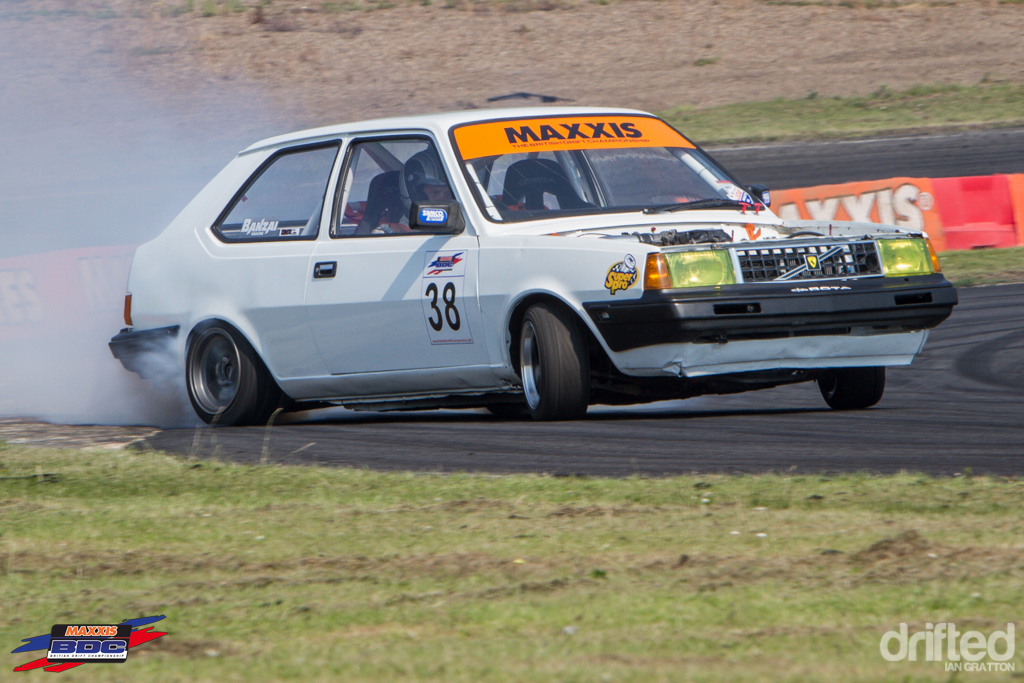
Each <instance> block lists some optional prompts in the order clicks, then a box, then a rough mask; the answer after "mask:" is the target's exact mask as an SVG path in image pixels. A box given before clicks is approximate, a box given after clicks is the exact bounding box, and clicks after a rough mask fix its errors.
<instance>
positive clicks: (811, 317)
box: [583, 274, 957, 352]
mask: <svg viewBox="0 0 1024 683" xmlns="http://www.w3.org/2000/svg"><path fill="white" fill-rule="evenodd" d="M956 304H957V293H956V288H954V287H953V285H952V284H951V283H950V282H949V281H948V280H946V279H945V278H944V277H942V275H941V274H936V275H925V276H919V277H914V278H885V277H879V278H864V279H860V280H824V281H814V282H786V283H770V284H741V285H729V286H724V287H717V288H709V287H702V288H700V289H697V288H694V289H693V290H668V291H648V292H644V294H643V295H642V296H641V297H640V298H639V299H633V300H631V301H623V302H604V301H602V302H599V303H598V302H594V303H585V304H584V305H583V307H584V309H585V310H586V311H587V314H588V315H589V316H590V318H591V320H593V321H594V324H595V325H596V327H597V329H598V331H599V332H600V334H601V336H602V337H603V338H604V340H605V342H606V343H607V344H608V347H609V348H610V349H611V350H612V351H614V352H623V351H629V350H632V349H640V348H644V347H649V346H656V345H662V344H683V343H697V344H702V343H703V344H721V343H727V342H731V341H735V342H739V341H755V340H782V339H789V338H793V337H843V336H846V335H854V336H864V335H883V334H892V333H906V332H911V331H920V330H927V329H930V328H932V327H935V326H936V325H938V324H939V323H941V322H942V321H943V320H945V319H946V318H948V317H949V315H950V313H952V311H953V306H955V305H956Z"/></svg>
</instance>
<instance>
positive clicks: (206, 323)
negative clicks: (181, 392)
mask: <svg viewBox="0 0 1024 683" xmlns="http://www.w3.org/2000/svg"><path fill="white" fill-rule="evenodd" d="M213 325H221V326H223V327H226V328H228V329H230V330H231V331H232V332H233V333H234V334H235V335H237V340H236V341H237V342H238V343H239V344H241V345H243V346H246V347H248V350H249V351H251V352H252V354H253V356H255V357H256V359H257V360H258V361H259V363H260V365H262V366H263V369H265V370H266V371H267V374H269V375H270V378H271V379H272V380H274V384H276V385H277V387H278V389H280V388H281V382H280V381H279V380H278V378H277V376H276V375H275V374H274V371H273V369H271V367H270V366H269V365H267V362H266V361H265V360H264V359H263V354H262V353H261V352H260V348H259V347H258V346H257V345H256V344H253V343H252V340H251V338H250V335H249V334H247V333H246V331H245V330H243V329H242V328H241V327H240V326H239V325H236V324H235V323H233V322H231V321H230V320H226V319H224V318H218V317H209V318H203V319H202V320H199V321H197V322H196V323H194V324H193V325H192V329H190V330H189V332H188V335H186V337H185V347H184V359H185V363H186V372H187V371H188V370H187V363H188V353H189V350H190V349H191V348H192V343H193V341H195V338H196V337H197V336H198V335H199V333H200V332H202V331H203V330H205V329H206V328H208V327H211V326H213ZM283 391H284V390H283V389H282V393H283Z"/></svg>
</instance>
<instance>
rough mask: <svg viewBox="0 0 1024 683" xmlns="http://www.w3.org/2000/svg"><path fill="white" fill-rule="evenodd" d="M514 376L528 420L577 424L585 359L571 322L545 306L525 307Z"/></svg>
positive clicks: (584, 401)
mask: <svg viewBox="0 0 1024 683" xmlns="http://www.w3.org/2000/svg"><path fill="white" fill-rule="evenodd" d="M519 374H520V377H521V378H522V380H523V393H524V394H525V397H526V405H527V412H528V413H529V414H530V417H532V418H533V419H534V420H578V419H580V418H582V417H583V416H584V415H585V414H586V412H587V406H588V405H589V404H590V354H589V350H588V348H587V340H586V337H585V335H584V333H583V332H582V331H581V330H580V328H579V325H578V323H577V322H576V318H575V317H573V315H572V314H571V313H569V312H567V311H565V310H563V309H562V308H560V307H556V306H553V305H551V304H536V305H534V306H531V307H530V308H529V309H528V310H527V311H526V315H525V316H523V326H522V329H521V330H520V335H519Z"/></svg>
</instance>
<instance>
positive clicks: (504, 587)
mask: <svg viewBox="0 0 1024 683" xmlns="http://www.w3.org/2000/svg"><path fill="white" fill-rule="evenodd" d="M681 447H685V446H681ZM1022 502H1024V481H1018V480H1012V479H991V478H982V477H971V476H969V473H967V476H963V477H959V478H952V479H934V478H929V477H924V476H917V475H913V474H903V475H899V476H888V477H873V476H869V475H842V476H835V477H830V476H820V475H812V476H795V475H794V476H790V475H785V476H783V475H764V476H690V477H674V478H666V479H643V478H630V479H588V478H554V477H546V476H526V475H517V476H506V477H494V476H480V475H470V474H449V475H422V474H421V475H414V474H396V473H378V472H372V471H368V470H353V469H345V468H331V469H320V468H312V467H276V466H265V467H257V466H242V465H235V464H225V463H220V462H216V461H212V460H188V459H181V458H173V457H169V456H165V455H162V454H157V453H139V452H133V451H130V450H128V451H119V452H86V451H57V450H47V449H35V448H31V447H26V446H13V445H6V446H5V445H2V443H0V530H2V536H0V604H2V605H3V606H4V609H3V610H0V643H2V644H4V646H5V647H7V651H8V652H10V650H12V649H14V648H15V647H16V646H17V645H18V644H19V643H20V641H21V639H23V638H28V637H30V636H34V635H38V634H40V633H43V632H45V631H47V630H48V629H49V628H50V625H51V624H54V623H58V622H61V621H76V620H86V621H93V622H100V623H102V622H116V621H120V620H122V619H125V618H129V617H138V616H149V615H154V614H166V615H167V617H168V618H167V620H166V621H164V622H161V624H160V626H161V627H162V630H167V631H169V632H170V635H168V636H167V637H165V638H162V639H160V640H158V641H154V642H152V643H148V644H146V645H144V646H142V647H140V648H138V649H137V650H132V652H131V654H130V656H129V661H128V662H127V664H124V665H118V666H102V665H88V666H83V667H79V668H78V669H76V670H75V672H74V674H72V675H74V677H75V680H79V681H114V680H124V679H123V676H124V675H126V674H127V675H129V676H130V678H131V679H132V680H133V681H181V680H188V681H224V680H238V681H260V682H263V681H275V680H303V681H338V680H345V681H379V680H409V681H413V680H436V681H446V682H448V681H466V682H473V683H477V682H480V681H545V682H547V681H553V680H561V681H638V682H639V681H643V682H644V683H647V682H649V681H677V680H678V681H684V680H685V681H730V682H734V681H765V680H773V681H797V680H828V681H881V680H909V679H913V680H945V678H946V677H947V676H948V674H945V673H943V670H942V665H941V664H940V663H933V662H920V661H918V662H906V661H905V662H899V663H889V662H886V661H884V660H883V659H882V658H881V656H880V655H879V651H878V643H879V639H880V637H881V635H882V634H883V633H884V632H885V631H888V630H890V629H894V628H898V627H899V624H900V623H901V622H907V623H909V624H910V625H911V630H912V631H914V630H923V628H924V624H925V622H932V623H934V622H940V621H952V622H955V623H956V625H957V628H959V629H961V630H967V629H969V628H971V629H977V630H982V631H986V632H990V631H992V630H994V629H997V628H1005V627H1006V622H1007V621H1012V620H1014V619H1016V618H1018V617H1019V616H1020V605H1021V604H1022V603H1024V580H1022V579H1024V547H1022V544H1021V542H1022V538H1024V521H1022V519H1021V517H1020V508H1021V503H1022ZM1021 626H1022V624H1021V623H1020V622H1017V628H1018V630H1020V628H1021ZM158 630H160V629H158ZM37 656H38V655H37V654H33V653H28V654H21V655H7V663H6V666H8V667H10V668H13V667H14V666H17V665H20V664H22V663H24V662H27V661H30V660H32V659H35V658H36V657H37ZM1014 661H1015V663H1016V667H1017V671H1021V670H1024V660H1022V656H1021V654H1020V653H1018V655H1017V656H1016V658H1015V660H1014ZM10 668H8V669H7V670H8V671H9V670H10ZM21 675H24V676H27V678H26V680H30V679H31V677H32V676H35V677H37V678H38V677H40V676H46V674H21ZM991 675H992V676H995V675H996V674H991ZM1002 675H1003V676H1004V677H1005V674H1002ZM988 676H989V674H973V677H972V680H987V679H988Z"/></svg>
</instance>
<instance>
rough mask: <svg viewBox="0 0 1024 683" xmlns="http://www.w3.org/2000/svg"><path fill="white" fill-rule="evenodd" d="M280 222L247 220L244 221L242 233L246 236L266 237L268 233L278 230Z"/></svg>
mask: <svg viewBox="0 0 1024 683" xmlns="http://www.w3.org/2000/svg"><path fill="white" fill-rule="evenodd" d="M279 222H280V221H268V220H259V219H256V220H253V219H251V218H246V219H245V220H244V221H242V227H241V231H242V232H244V233H245V234H246V235H266V234H267V233H268V232H273V231H274V230H277V226H278V223H279Z"/></svg>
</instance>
